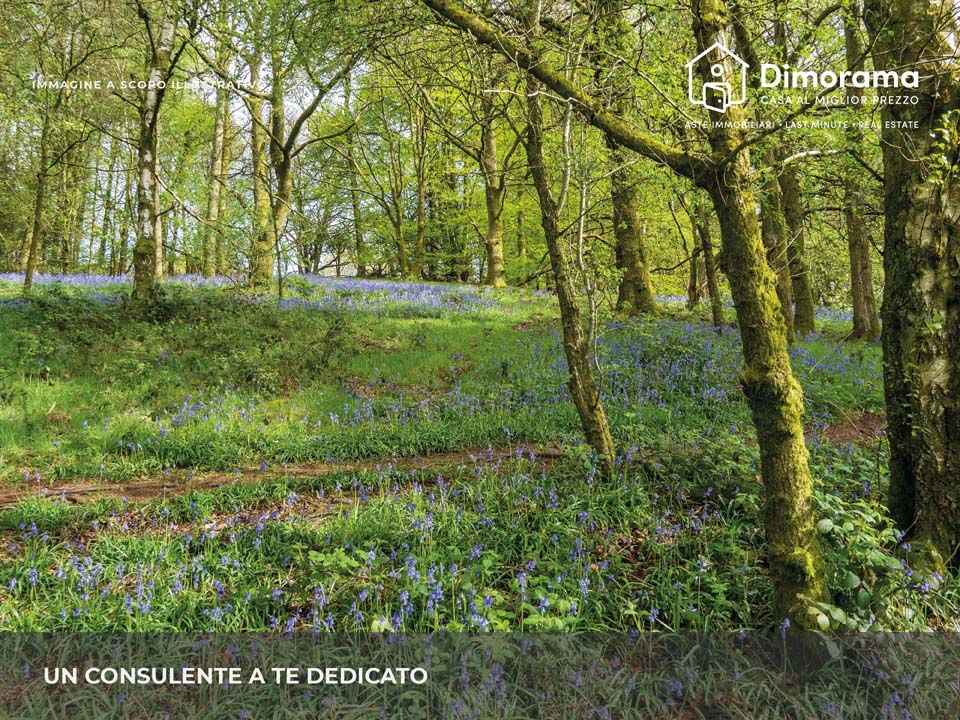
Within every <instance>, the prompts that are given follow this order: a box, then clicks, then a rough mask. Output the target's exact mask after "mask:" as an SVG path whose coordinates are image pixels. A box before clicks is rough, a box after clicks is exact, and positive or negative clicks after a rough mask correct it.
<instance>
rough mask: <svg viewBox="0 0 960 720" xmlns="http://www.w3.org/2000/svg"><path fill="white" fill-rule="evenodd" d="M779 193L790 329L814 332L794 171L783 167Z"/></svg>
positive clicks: (802, 212)
mask: <svg viewBox="0 0 960 720" xmlns="http://www.w3.org/2000/svg"><path fill="white" fill-rule="evenodd" d="M780 190H781V191H782V193H783V219H784V220H785V221H786V229H787V235H788V237H787V262H788V264H789V267H790V282H791V285H792V287H793V302H794V313H793V329H794V331H795V332H797V333H798V334H800V335H809V334H810V333H812V332H816V329H817V324H816V323H817V321H816V317H815V315H814V307H813V288H812V287H811V284H810V272H809V270H808V268H807V264H806V261H805V260H804V253H805V247H804V245H805V242H804V232H803V219H804V210H803V196H802V195H801V194H800V176H799V175H798V173H797V168H796V167H795V166H793V165H787V166H786V167H784V168H783V172H782V173H780Z"/></svg>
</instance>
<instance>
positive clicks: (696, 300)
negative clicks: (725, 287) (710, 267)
mask: <svg viewBox="0 0 960 720" xmlns="http://www.w3.org/2000/svg"><path fill="white" fill-rule="evenodd" d="M684 244H686V241H684ZM702 252H703V250H702V246H701V245H700V233H698V232H697V228H696V227H694V228H693V248H692V250H691V252H690V269H689V273H688V275H687V310H695V309H696V308H698V307H700V256H701V253H702Z"/></svg>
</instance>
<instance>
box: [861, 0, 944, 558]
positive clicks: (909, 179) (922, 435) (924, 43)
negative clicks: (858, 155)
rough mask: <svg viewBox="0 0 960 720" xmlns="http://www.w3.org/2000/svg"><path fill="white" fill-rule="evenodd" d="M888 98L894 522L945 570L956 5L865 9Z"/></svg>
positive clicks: (873, 2) (886, 309)
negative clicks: (907, 73) (902, 78)
mask: <svg viewBox="0 0 960 720" xmlns="http://www.w3.org/2000/svg"><path fill="white" fill-rule="evenodd" d="M864 17H865V20H866V24H867V29H868V31H869V33H870V39H871V42H872V45H873V48H872V54H873V61H874V65H875V66H876V67H877V68H879V69H882V70H899V71H903V70H908V69H909V70H914V71H916V72H917V73H918V75H919V78H920V82H919V86H918V88H917V89H916V90H910V91H909V94H912V95H913V96H914V97H915V98H916V103H915V104H909V103H898V102H897V98H896V96H899V95H901V94H908V93H907V91H905V90H900V89H897V88H882V89H881V90H880V92H881V96H882V97H885V98H886V100H887V102H886V103H885V104H884V105H883V106H882V118H883V120H884V124H883V130H882V135H881V138H882V146H883V178H884V185H885V188H884V190H885V192H884V221H885V223H884V253H883V266H884V274H885V282H884V292H883V309H882V315H883V332H882V343H883V355H884V366H883V370H884V372H883V377H884V392H885V394H886V404H887V423H888V426H887V436H888V438H889V441H890V487H889V490H888V502H889V504H890V511H891V514H892V515H893V517H894V519H895V520H896V521H897V523H898V524H899V526H900V527H901V528H903V529H904V530H908V531H909V533H910V535H912V536H914V537H915V538H916V539H917V540H918V541H925V542H927V543H929V547H931V548H932V549H934V550H935V551H937V552H938V553H939V554H940V555H941V556H942V557H943V558H945V559H949V558H951V557H955V553H956V550H957V547H958V546H960V484H958V483H957V478H960V442H957V438H960V182H958V179H957V177H956V172H957V169H958V164H960V145H958V140H957V138H958V132H960V77H958V50H957V33H958V31H960V28H958V27H957V4H956V2H955V0H930V1H929V2H922V3H920V2H914V1H913V0H867V2H866V3H865V15H864Z"/></svg>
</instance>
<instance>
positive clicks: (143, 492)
mask: <svg viewBox="0 0 960 720" xmlns="http://www.w3.org/2000/svg"><path fill="white" fill-rule="evenodd" d="M518 450H522V451H523V454H524V456H527V455H528V454H529V452H530V451H532V452H533V453H534V455H535V458H536V460H537V462H538V463H543V464H544V465H547V464H550V463H551V462H552V461H554V460H556V459H558V458H560V457H562V456H563V453H562V452H561V451H560V449H559V448H557V447H533V446H520V447H519V448H518V447H497V448H486V449H479V448H470V449H464V450H455V451H450V452H444V453H436V454H433V455H424V456H421V457H415V458H397V457H386V458H377V459H373V460H360V461H356V462H343V463H328V462H318V463H301V464H297V465H286V466H284V467H282V468H280V469H279V470H278V469H273V468H270V469H266V470H261V469H260V468H245V469H242V470H240V471H239V472H234V473H222V472H221V473H194V472H190V471H180V472H179V473H170V474H169V475H165V476H163V477H157V476H151V477H137V478H133V479H131V480H124V481H110V480H104V479H101V478H78V479H75V480H73V481H71V482H68V483H59V484H58V483H52V484H49V485H44V486H43V488H42V491H43V492H44V494H45V495H46V496H47V497H54V498H64V499H66V500H67V501H68V502H71V503H80V502H85V501H91V500H98V499H101V498H115V499H120V498H123V499H125V500H127V501H128V502H131V503H135V504H144V503H147V502H149V501H151V500H154V499H156V498H159V497H174V496H177V495H183V494H185V493H188V492H191V491H193V490H200V489H215V488H218V487H223V486H225V485H233V484H235V483H238V482H239V483H256V482H262V481H263V480H281V479H290V480H297V479H303V478H314V477H320V476H323V475H329V474H331V473H336V472H352V471H377V470H386V469H387V468H388V467H389V468H390V469H392V470H408V471H409V470H430V469H441V468H456V467H462V466H467V467H473V466H476V465H478V464H489V463H492V462H497V461H499V460H504V459H506V458H510V457H515V456H516V454H517V452H518ZM40 492H41V489H39V488H37V486H36V485H32V486H31V485H28V484H26V483H22V484H20V485H18V486H12V487H2V488H0V510H5V509H8V508H10V507H12V506H13V505H15V504H16V503H17V502H18V501H19V500H22V499H23V498H26V497H36V496H37V495H38V494H39V493H40Z"/></svg>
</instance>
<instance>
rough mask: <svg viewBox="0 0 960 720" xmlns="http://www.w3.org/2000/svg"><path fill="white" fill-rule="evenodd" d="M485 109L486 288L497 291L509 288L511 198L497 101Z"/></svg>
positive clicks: (485, 104)
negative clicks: (506, 224) (506, 215)
mask: <svg viewBox="0 0 960 720" xmlns="http://www.w3.org/2000/svg"><path fill="white" fill-rule="evenodd" d="M481 103H482V105H483V108H482V111H483V125H482V126H481V128H480V145H481V148H480V169H481V171H482V173H483V183H484V199H485V204H486V210H487V232H486V235H485V236H484V243H485V245H486V248H487V277H486V281H485V284H486V285H489V286H490V287H493V288H497V289H499V288H504V287H506V286H507V275H506V269H505V267H504V261H503V219H502V218H503V204H504V200H505V199H506V196H507V188H506V184H505V183H504V182H503V177H502V176H501V174H500V168H499V162H498V159H497V128H496V118H495V116H494V108H493V101H492V100H491V99H489V98H488V97H487V96H484V97H483V99H482V100H481Z"/></svg>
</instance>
